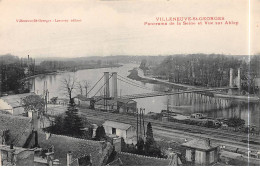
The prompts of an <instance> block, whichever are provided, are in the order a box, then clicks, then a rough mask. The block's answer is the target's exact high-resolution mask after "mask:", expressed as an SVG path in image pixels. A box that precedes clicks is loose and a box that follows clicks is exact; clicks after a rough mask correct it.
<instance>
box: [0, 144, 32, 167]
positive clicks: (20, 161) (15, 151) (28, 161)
mask: <svg viewBox="0 0 260 169" xmlns="http://www.w3.org/2000/svg"><path fill="white" fill-rule="evenodd" d="M33 165H34V150H32V149H26V148H21V147H14V146H13V145H12V144H11V145H10V146H7V145H1V144H0V166H33Z"/></svg>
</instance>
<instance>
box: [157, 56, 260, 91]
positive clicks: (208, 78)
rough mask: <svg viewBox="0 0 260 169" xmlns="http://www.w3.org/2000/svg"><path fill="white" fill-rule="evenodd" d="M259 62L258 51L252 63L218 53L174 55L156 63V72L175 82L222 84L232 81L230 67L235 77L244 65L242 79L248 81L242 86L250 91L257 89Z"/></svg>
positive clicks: (219, 85)
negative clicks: (256, 80) (255, 82)
mask: <svg viewBox="0 0 260 169" xmlns="http://www.w3.org/2000/svg"><path fill="white" fill-rule="evenodd" d="M259 63H260V56H259V55H257V56H254V57H252V60H251V62H250V63H246V62H245V61H243V60H242V59H240V58H237V57H232V56H226V55H217V54H210V55H206V54H189V55H173V56H169V57H168V58H166V59H164V60H163V61H162V62H161V63H160V64H159V65H157V66H156V67H155V68H154V69H153V74H154V75H157V76H166V77H167V78H169V80H170V81H172V82H176V83H183V84H190V85H198V86H210V87H221V86H228V84H229V71H230V68H233V69H234V77H235V76H237V71H236V70H237V69H238V68H241V79H242V81H244V82H246V83H245V84H244V85H242V89H243V90H246V91H248V87H249V89H250V90H249V92H250V93H254V92H256V90H257V89H255V87H254V85H255V84H254V79H255V78H256V77H260V75H259V67H258V65H259ZM249 64H250V66H249ZM249 67H250V70H249ZM249 72H251V73H250V74H251V75H249ZM247 82H248V83H247Z"/></svg>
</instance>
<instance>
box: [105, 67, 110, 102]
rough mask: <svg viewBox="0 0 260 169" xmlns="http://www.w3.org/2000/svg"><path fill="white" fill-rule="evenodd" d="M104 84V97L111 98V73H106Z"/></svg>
mask: <svg viewBox="0 0 260 169" xmlns="http://www.w3.org/2000/svg"><path fill="white" fill-rule="evenodd" d="M104 80H105V81H104V84H105V91H104V95H105V96H104V97H105V98H109V95H110V94H109V72H104Z"/></svg>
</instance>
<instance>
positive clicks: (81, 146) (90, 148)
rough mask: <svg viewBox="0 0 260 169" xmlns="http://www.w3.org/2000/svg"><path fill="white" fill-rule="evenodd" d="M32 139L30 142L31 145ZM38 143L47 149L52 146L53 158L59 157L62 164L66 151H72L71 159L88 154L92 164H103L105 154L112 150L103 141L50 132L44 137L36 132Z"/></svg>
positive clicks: (65, 160)
mask: <svg viewBox="0 0 260 169" xmlns="http://www.w3.org/2000/svg"><path fill="white" fill-rule="evenodd" d="M33 141H34V139H32V142H31V144H32V145H33V144H34V143H33ZM38 143H39V146H40V147H41V148H43V149H48V148H50V147H52V146H54V159H59V160H60V163H61V165H62V166H65V165H66V164H67V153H68V152H69V151H70V152H71V153H72V158H73V160H76V159H78V158H81V157H82V156H86V155H90V156H91V159H92V165H94V166H100V165H104V164H103V163H104V161H106V160H105V159H106V156H108V155H110V153H111V152H112V149H113V148H112V145H111V144H110V143H107V142H104V141H93V140H85V139H79V138H74V137H68V136H63V135H55V134H51V136H50V137H49V138H48V139H46V134H45V133H43V132H39V133H38Z"/></svg>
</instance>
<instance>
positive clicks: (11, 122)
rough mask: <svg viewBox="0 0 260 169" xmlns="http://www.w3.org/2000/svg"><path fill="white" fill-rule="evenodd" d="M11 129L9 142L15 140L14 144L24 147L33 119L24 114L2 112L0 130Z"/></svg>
mask: <svg viewBox="0 0 260 169" xmlns="http://www.w3.org/2000/svg"><path fill="white" fill-rule="evenodd" d="M3 130H9V139H8V140H7V144H10V143H11V142H12V141H14V142H13V143H14V145H15V146H18V147H22V146H23V144H24V143H25V141H26V139H27V138H26V137H23V135H26V134H28V133H30V131H31V119H30V118H28V117H22V116H12V115H7V114H0V131H3Z"/></svg>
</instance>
